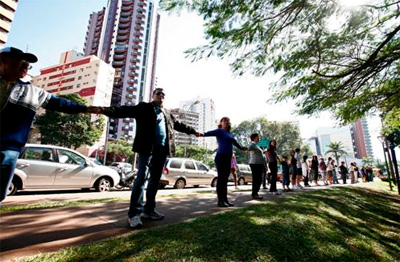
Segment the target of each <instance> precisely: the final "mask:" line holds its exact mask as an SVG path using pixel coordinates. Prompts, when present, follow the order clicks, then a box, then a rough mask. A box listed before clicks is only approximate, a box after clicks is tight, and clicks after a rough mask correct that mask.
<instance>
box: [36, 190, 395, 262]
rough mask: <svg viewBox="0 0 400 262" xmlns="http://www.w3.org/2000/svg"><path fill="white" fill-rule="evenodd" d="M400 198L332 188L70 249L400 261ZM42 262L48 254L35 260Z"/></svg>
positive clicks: (70, 252) (120, 256)
mask: <svg viewBox="0 0 400 262" xmlns="http://www.w3.org/2000/svg"><path fill="white" fill-rule="evenodd" d="M399 210H400V198H398V197H397V196H392V195H388V194H386V193H383V192H378V191H374V190H368V189H361V188H354V187H351V188H345V187H341V188H333V189H331V190H323V191H322V190H321V191H315V192H307V193H304V194H296V195H293V196H290V197H285V198H279V199H274V200H270V201H266V202H264V203H262V204H260V205H257V206H251V207H247V208H243V209H238V210H236V211H233V212H226V213H222V214H218V215H214V216H208V217H201V218H198V219H196V220H194V221H192V222H187V223H180V224H176V225H172V226H167V227H164V228H158V229H152V230H147V231H142V232H139V233H137V234H136V233H134V234H131V235H129V236H126V237H120V238H112V239H109V240H106V241H101V242H93V243H91V244H90V245H84V246H80V247H76V248H68V249H66V250H65V252H63V254H62V256H61V255H59V254H56V255H48V256H44V257H45V258H47V259H54V260H67V261H83V260H84V261H398V260H400V242H399V239H400V216H399ZM36 259H38V260H37V261H43V256H41V257H38V258H36Z"/></svg>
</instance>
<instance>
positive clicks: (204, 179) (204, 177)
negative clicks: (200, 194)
mask: <svg viewBox="0 0 400 262" xmlns="http://www.w3.org/2000/svg"><path fill="white" fill-rule="evenodd" d="M196 166H197V171H198V175H197V179H198V181H199V184H198V185H208V186H209V185H211V182H212V180H213V179H214V177H215V176H214V175H213V174H210V172H209V169H208V168H207V167H206V166H205V165H204V164H203V163H201V162H198V161H196Z"/></svg>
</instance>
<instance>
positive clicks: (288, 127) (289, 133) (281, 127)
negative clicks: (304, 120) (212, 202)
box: [232, 117, 301, 163]
mask: <svg viewBox="0 0 400 262" xmlns="http://www.w3.org/2000/svg"><path fill="white" fill-rule="evenodd" d="M252 133H258V134H259V136H260V139H269V140H273V139H275V140H276V142H277V144H278V154H286V155H289V151H290V150H294V149H295V148H297V147H300V146H301V138H300V130H299V127H298V126H297V125H295V124H293V123H291V122H276V121H268V120H267V119H266V118H265V117H259V118H255V119H253V120H247V121H243V122H241V123H240V124H239V125H238V126H236V127H234V128H233V129H232V134H233V135H234V137H235V138H236V140H237V141H238V142H239V144H241V145H243V146H247V145H248V144H249V143H250V135H251V134H252ZM265 149H267V148H265ZM236 157H237V161H238V163H248V160H249V153H248V152H244V151H241V150H237V151H236Z"/></svg>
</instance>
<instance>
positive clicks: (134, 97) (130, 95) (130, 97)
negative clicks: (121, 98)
mask: <svg viewBox="0 0 400 262" xmlns="http://www.w3.org/2000/svg"><path fill="white" fill-rule="evenodd" d="M126 99H128V100H129V101H132V100H133V99H136V96H135V95H133V94H127V95H126Z"/></svg>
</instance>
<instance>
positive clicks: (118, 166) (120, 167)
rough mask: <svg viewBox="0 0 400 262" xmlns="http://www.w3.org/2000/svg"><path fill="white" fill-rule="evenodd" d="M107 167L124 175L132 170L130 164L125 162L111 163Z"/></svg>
mask: <svg viewBox="0 0 400 262" xmlns="http://www.w3.org/2000/svg"><path fill="white" fill-rule="evenodd" d="M109 167H111V168H113V169H115V170H117V171H118V172H120V171H122V172H124V174H128V173H129V172H131V171H132V170H133V166H132V164H129V163H126V162H112V163H111V164H110V165H109Z"/></svg>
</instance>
